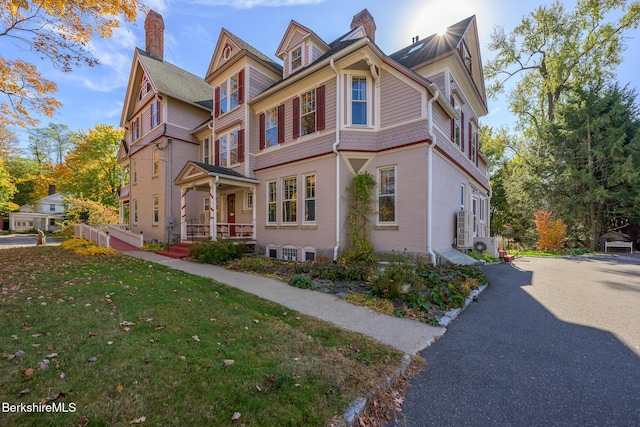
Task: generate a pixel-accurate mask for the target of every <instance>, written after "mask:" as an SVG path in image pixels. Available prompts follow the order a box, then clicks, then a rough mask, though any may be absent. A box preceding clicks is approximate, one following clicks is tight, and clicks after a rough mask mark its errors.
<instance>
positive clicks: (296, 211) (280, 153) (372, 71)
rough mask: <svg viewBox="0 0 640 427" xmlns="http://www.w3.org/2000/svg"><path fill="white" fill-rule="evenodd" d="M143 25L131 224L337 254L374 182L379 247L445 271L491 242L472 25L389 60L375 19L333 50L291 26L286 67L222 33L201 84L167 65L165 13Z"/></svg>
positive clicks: (132, 125)
mask: <svg viewBox="0 0 640 427" xmlns="http://www.w3.org/2000/svg"><path fill="white" fill-rule="evenodd" d="M145 29H146V30H147V51H146V52H143V51H141V50H136V52H135V55H134V63H133V67H132V71H131V78H130V82H129V88H128V91H127V99H126V102H125V106H124V110H123V115H122V126H123V127H125V129H126V137H125V140H124V141H123V143H122V147H121V151H120V156H119V161H120V164H121V165H122V166H123V167H125V168H129V171H130V173H129V174H128V175H129V177H130V182H128V183H126V184H124V185H123V188H122V189H121V192H120V200H121V207H122V209H121V212H122V215H123V222H125V223H126V222H128V223H129V224H130V227H131V229H132V230H134V231H136V232H143V233H144V236H145V238H146V239H156V240H169V241H178V240H181V241H188V240H191V239H193V238H196V237H198V238H200V237H212V238H218V237H230V238H242V239H248V240H250V241H252V242H255V243H256V248H257V250H258V251H259V252H261V253H264V254H267V255H269V256H272V257H276V258H280V259H286V260H299V261H306V260H312V259H315V257H317V256H319V255H323V256H327V257H330V258H334V259H335V258H336V257H337V256H338V254H339V252H340V250H342V249H344V248H345V245H346V244H347V240H346V236H347V234H346V231H347V230H346V228H345V227H346V215H347V211H348V209H349V206H348V200H347V197H346V188H347V187H348V186H349V184H350V183H351V181H352V179H353V177H354V176H355V175H356V174H358V173H365V172H366V173H369V174H371V175H372V176H373V177H374V179H375V180H376V182H377V186H376V188H375V196H374V198H373V200H372V204H374V206H373V208H374V209H373V210H374V211H375V214H374V215H373V216H372V218H371V240H372V243H373V245H374V247H375V249H376V250H378V251H391V250H405V249H406V250H407V251H408V252H413V253H426V254H428V255H429V256H430V257H431V259H432V260H433V261H435V260H436V255H435V252H438V251H439V250H442V249H447V248H451V247H452V246H458V247H460V248H469V247H471V245H472V244H473V242H474V239H482V238H486V237H487V236H489V228H488V224H489V221H488V215H489V199H490V193H491V188H490V186H489V180H488V175H487V167H488V161H487V159H486V157H485V156H484V155H483V154H482V153H481V152H480V151H479V150H478V118H479V117H481V116H483V115H485V114H486V113H487V103H486V94H485V88H484V79H483V72H482V64H481V61H480V49H479V42H478V33H477V27H476V20H475V17H470V18H468V19H466V20H464V21H462V22H460V23H458V24H455V25H453V26H451V27H449V28H448V30H447V32H446V33H445V34H444V35H437V34H435V35H432V36H430V37H427V38H425V39H418V38H416V39H414V41H413V43H412V44H411V45H409V46H407V47H406V48H404V49H402V50H400V51H398V52H396V53H393V54H391V55H386V54H385V53H384V52H382V51H381V50H380V48H379V47H378V46H377V45H376V44H375V31H376V25H375V22H374V20H373V17H372V16H371V14H370V13H369V12H368V11H367V10H366V9H365V10H363V11H362V12H360V13H358V14H357V15H355V16H354V17H353V21H352V23H351V27H350V30H349V31H348V32H346V33H345V34H343V35H342V36H340V37H338V38H337V39H335V40H333V41H331V42H326V41H325V40H323V39H322V38H321V37H320V36H319V35H317V34H316V33H315V32H313V31H312V30H310V29H309V28H307V27H305V26H303V25H302V24H300V23H298V22H295V21H291V23H290V24H289V26H288V28H286V29H285V31H284V35H283V37H282V40H281V42H280V44H279V46H277V49H276V52H275V55H276V56H277V58H278V59H279V61H278V62H276V61H274V60H273V59H270V58H269V57H268V56H267V55H265V54H263V53H261V52H259V51H257V50H256V49H255V48H253V47H252V46H251V45H249V44H248V43H246V42H245V41H243V40H242V39H240V38H239V37H237V36H236V35H234V34H232V33H231V32H229V31H228V30H226V29H222V30H221V32H220V35H219V37H218V41H217V44H216V47H215V49H214V52H213V56H212V58H211V61H210V65H209V69H208V71H207V74H206V76H205V77H204V79H200V78H198V77H196V76H193V75H192V74H190V73H187V72H186V71H183V70H180V69H179V68H177V67H175V66H173V65H171V64H169V63H167V62H165V61H163V59H162V29H163V25H162V18H161V17H160V16H159V15H158V14H156V13H155V12H150V13H149V15H148V17H147V21H146V23H145ZM127 205H128V209H127V208H126V207H127Z"/></svg>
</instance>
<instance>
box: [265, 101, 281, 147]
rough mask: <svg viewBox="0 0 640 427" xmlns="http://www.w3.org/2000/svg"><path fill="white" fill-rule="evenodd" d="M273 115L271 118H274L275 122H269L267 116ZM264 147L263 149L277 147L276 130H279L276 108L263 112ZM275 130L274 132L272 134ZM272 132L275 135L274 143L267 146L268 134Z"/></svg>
mask: <svg viewBox="0 0 640 427" xmlns="http://www.w3.org/2000/svg"><path fill="white" fill-rule="evenodd" d="M270 115H273V117H275V120H271V121H270V120H269V116H270ZM264 117H265V120H264V147H263V148H270V147H277V146H278V138H279V137H280V135H279V132H278V129H279V126H278V125H279V121H278V119H279V117H278V106H275V107H272V108H269V109H267V110H265V112H264ZM270 123H271V124H272V126H271V127H269V124H270ZM274 130H275V132H273V131H274ZM269 131H272V132H273V133H275V136H276V137H275V141H274V143H273V144H269V138H268V137H267V135H268V132H269Z"/></svg>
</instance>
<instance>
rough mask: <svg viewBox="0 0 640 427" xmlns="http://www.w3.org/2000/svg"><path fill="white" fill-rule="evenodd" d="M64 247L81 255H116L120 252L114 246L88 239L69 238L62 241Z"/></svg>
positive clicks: (61, 245) (61, 244)
mask: <svg viewBox="0 0 640 427" xmlns="http://www.w3.org/2000/svg"><path fill="white" fill-rule="evenodd" d="M60 247H61V248H62V249H65V250H68V251H73V252H75V253H77V254H79V255H85V256H96V255H115V254H117V253H118V251H117V250H115V249H113V248H107V247H104V246H98V245H96V244H95V243H94V242H90V241H89V240H86V239H77V238H75V239H69V240H65V241H64V242H62V243H60Z"/></svg>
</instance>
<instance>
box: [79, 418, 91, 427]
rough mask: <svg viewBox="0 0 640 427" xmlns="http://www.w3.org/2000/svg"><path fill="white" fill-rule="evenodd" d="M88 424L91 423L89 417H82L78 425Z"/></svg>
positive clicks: (84, 425) (84, 426)
mask: <svg viewBox="0 0 640 427" xmlns="http://www.w3.org/2000/svg"><path fill="white" fill-rule="evenodd" d="M87 424H89V418H87V417H82V419H81V420H80V422H79V423H78V427H87Z"/></svg>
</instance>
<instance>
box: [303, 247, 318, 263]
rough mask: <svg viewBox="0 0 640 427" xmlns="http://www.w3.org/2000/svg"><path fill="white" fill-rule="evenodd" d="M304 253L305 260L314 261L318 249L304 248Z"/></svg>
mask: <svg viewBox="0 0 640 427" xmlns="http://www.w3.org/2000/svg"><path fill="white" fill-rule="evenodd" d="M303 255H304V259H303V261H307V262H313V261H315V259H316V251H315V250H314V249H307V248H304V250H303Z"/></svg>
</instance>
